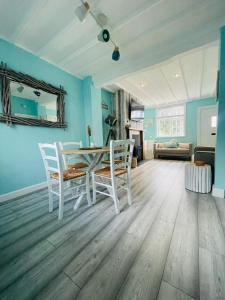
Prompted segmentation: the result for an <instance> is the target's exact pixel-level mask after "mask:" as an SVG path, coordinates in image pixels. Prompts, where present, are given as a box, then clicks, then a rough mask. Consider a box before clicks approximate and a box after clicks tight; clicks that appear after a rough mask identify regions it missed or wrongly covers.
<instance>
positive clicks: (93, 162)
mask: <svg viewBox="0 0 225 300" xmlns="http://www.w3.org/2000/svg"><path fill="white" fill-rule="evenodd" d="M109 152H110V147H102V148H98V147H96V148H95V147H90V148H78V149H64V150H62V151H61V153H62V154H64V155H77V156H79V157H80V159H81V160H82V161H83V162H85V163H86V164H87V165H88V167H87V169H86V172H87V173H88V174H89V176H87V181H86V185H87V198H88V200H90V201H89V202H92V201H91V193H90V182H89V178H90V174H91V172H92V171H93V170H94V169H95V167H96V166H97V165H98V164H99V163H100V162H101V160H102V158H103V155H104V154H107V153H109ZM81 200H82V199H80V201H79V203H78V202H77V203H76V209H77V208H78V207H79V206H80V203H81Z"/></svg>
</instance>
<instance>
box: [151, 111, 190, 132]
mask: <svg viewBox="0 0 225 300" xmlns="http://www.w3.org/2000/svg"><path fill="white" fill-rule="evenodd" d="M156 119H157V136H158V137H178V136H184V132H185V131H184V129H185V128H184V127H185V126H184V124H185V106H184V105H178V106H173V107H166V108H161V109H158V110H157V113H156Z"/></svg>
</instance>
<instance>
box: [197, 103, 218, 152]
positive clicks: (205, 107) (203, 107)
mask: <svg viewBox="0 0 225 300" xmlns="http://www.w3.org/2000/svg"><path fill="white" fill-rule="evenodd" d="M212 107H215V108H216V109H217V114H218V103H216V104H213V105H207V106H200V107H199V108H198V115H197V146H201V145H199V141H200V120H201V112H202V111H203V110H204V109H209V108H212Z"/></svg>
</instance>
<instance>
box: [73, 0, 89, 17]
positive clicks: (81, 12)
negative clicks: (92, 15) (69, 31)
mask: <svg viewBox="0 0 225 300" xmlns="http://www.w3.org/2000/svg"><path fill="white" fill-rule="evenodd" d="M89 10H90V6H89V4H88V3H87V2H84V3H82V5H81V6H78V7H77V8H76V9H75V15H76V16H77V17H78V19H79V20H80V21H81V22H84V21H85V19H86V17H87V14H88V12H89Z"/></svg>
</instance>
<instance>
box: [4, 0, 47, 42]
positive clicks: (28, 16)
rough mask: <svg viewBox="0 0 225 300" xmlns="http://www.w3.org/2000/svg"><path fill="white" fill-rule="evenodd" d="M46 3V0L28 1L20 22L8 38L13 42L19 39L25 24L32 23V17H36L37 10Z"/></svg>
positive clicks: (25, 26)
mask: <svg viewBox="0 0 225 300" xmlns="http://www.w3.org/2000/svg"><path fill="white" fill-rule="evenodd" d="M46 3H47V1H46V0H35V1H30V2H29V7H26V10H24V15H23V19H22V20H20V24H18V25H17V27H16V30H15V31H14V32H12V34H11V36H10V40H12V41H14V42H15V43H16V42H17V41H19V39H20V37H21V36H22V35H23V32H24V31H25V30H26V28H27V26H28V25H29V24H32V19H33V18H34V17H37V14H38V12H39V11H40V10H41V9H42V8H43V7H44V6H45V5H46Z"/></svg>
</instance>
